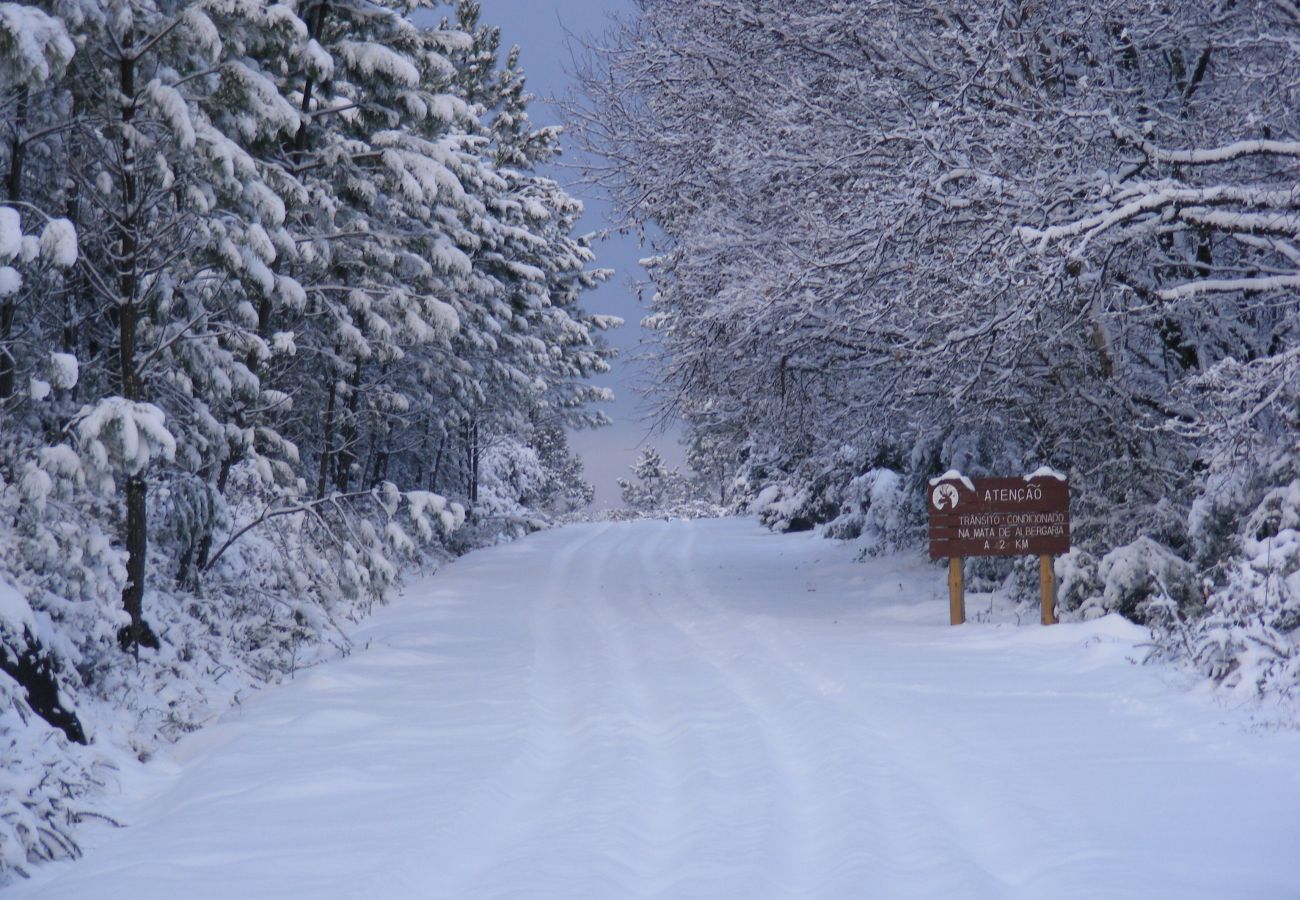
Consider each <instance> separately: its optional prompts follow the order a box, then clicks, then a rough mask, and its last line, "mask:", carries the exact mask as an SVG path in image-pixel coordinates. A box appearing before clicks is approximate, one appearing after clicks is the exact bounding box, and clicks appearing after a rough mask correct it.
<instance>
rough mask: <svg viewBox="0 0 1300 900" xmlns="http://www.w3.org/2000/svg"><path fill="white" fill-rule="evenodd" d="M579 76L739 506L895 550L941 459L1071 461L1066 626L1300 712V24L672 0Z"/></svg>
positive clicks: (668, 341) (603, 171)
mask: <svg viewBox="0 0 1300 900" xmlns="http://www.w3.org/2000/svg"><path fill="white" fill-rule="evenodd" d="M581 74H582V82H583V90H582V91H581V92H580V93H579V94H578V95H576V96H574V97H572V98H570V102H569V104H568V111H569V115H570V118H571V120H572V131H573V133H575V134H576V135H577V138H578V140H579V142H580V143H581V144H582V145H583V146H584V147H585V148H586V149H587V150H588V151H589V152H591V153H592V154H593V155H594V158H595V160H596V161H595V162H594V163H593V165H592V168H591V172H590V177H591V178H592V179H593V180H594V181H596V182H598V183H600V184H602V185H603V186H604V187H605V188H607V189H608V190H609V191H610V193H611V195H612V196H613V197H614V198H615V199H616V201H617V203H618V207H619V214H620V216H621V222H622V224H623V226H624V227H626V228H630V229H637V230H638V231H639V232H640V233H641V234H642V235H643V237H644V239H645V240H646V241H647V243H648V244H649V245H650V250H651V252H650V253H649V254H648V259H647V260H646V261H645V266H646V267H647V271H648V277H649V284H648V285H647V287H646V290H645V296H646V302H647V303H648V305H649V316H648V318H647V323H648V324H649V325H650V326H652V327H653V328H654V330H655V336H656V340H657V345H658V353H659V360H660V364H661V366H662V373H663V374H662V379H661V382H660V384H659V388H658V395H657V403H658V409H659V412H660V414H661V415H663V416H676V417H680V418H681V419H682V420H684V421H685V422H686V424H687V428H688V430H689V439H688V440H689V446H690V447H691V448H692V451H693V452H694V453H695V454H696V456H697V457H700V458H708V459H713V460H719V459H721V460H724V461H726V462H727V464H728V468H729V469H730V471H732V472H734V473H737V477H736V479H735V481H734V483H733V484H732V485H731V495H732V496H731V502H732V503H733V504H735V505H737V506H738V507H739V508H743V509H748V510H750V511H751V512H754V513H757V514H758V515H759V516H760V517H761V518H762V519H763V520H764V521H765V522H767V523H768V524H770V525H771V526H772V527H774V528H777V529H780V530H785V529H794V530H800V529H808V528H811V527H815V526H816V527H821V528H822V529H823V530H824V531H825V532H826V533H827V534H830V535H832V536H837V537H841V538H845V539H854V540H858V541H860V542H861V544H862V547H863V551H864V552H865V553H874V552H880V551H882V550H887V549H890V548H897V547H904V546H916V545H919V544H920V543H921V542H922V541H923V540H924V537H925V500H924V488H923V486H924V485H925V484H926V482H927V480H928V479H930V478H932V477H934V476H937V475H939V474H940V473H942V472H945V471H947V470H949V469H956V470H959V471H961V472H963V473H965V474H966V475H970V476H1017V475H1022V474H1027V473H1030V472H1033V471H1034V470H1036V469H1037V468H1038V467H1039V466H1040V465H1048V466H1051V467H1052V468H1054V469H1056V470H1059V471H1061V472H1064V473H1067V474H1068V475H1069V479H1070V487H1071V522H1072V539H1073V547H1074V549H1073V550H1072V552H1071V553H1070V554H1068V555H1066V556H1064V557H1061V558H1059V559H1058V560H1057V562H1056V573H1057V575H1058V577H1059V578H1060V611H1061V612H1062V614H1063V615H1066V616H1067V617H1071V618H1076V619H1077V618H1085V619H1086V618H1091V617H1094V616H1098V615H1102V614H1105V613H1108V612H1119V613H1121V614H1123V615H1125V616H1127V617H1128V618H1130V619H1133V620H1135V621H1137V622H1140V623H1143V624H1147V625H1149V626H1151V628H1152V629H1153V631H1154V633H1155V638H1156V640H1155V647H1154V650H1153V654H1154V655H1155V656H1156V657H1165V658H1169V657H1172V658H1177V659H1179V660H1182V661H1184V662H1186V663H1188V664H1190V665H1191V666H1193V667H1194V668H1196V669H1197V670H1199V671H1201V672H1202V673H1203V674H1204V675H1205V676H1206V677H1208V678H1210V679H1212V680H1214V681H1216V682H1218V683H1220V684H1221V685H1223V686H1224V687H1225V688H1226V689H1228V690H1229V691H1231V692H1234V693H1235V694H1237V695H1239V696H1241V697H1244V698H1252V697H1257V696H1260V695H1272V696H1279V695H1281V696H1286V697H1291V698H1295V697H1296V696H1297V695H1300V301H1298V299H1297V297H1298V296H1300V295H1298V293H1297V290H1298V289H1300V187H1298V185H1300V119H1297V117H1296V110H1297V108H1300V7H1297V6H1296V4H1295V3H1292V2H1290V0H1244V2H1239V0H1195V2H1185V3H1168V2H1163V0H1087V2H1083V0H1059V2H1048V3H1027V2H1020V0H998V2H992V3H973V2H957V3H935V2H930V0H859V2H853V3H846V2H840V0H810V2H807V3H799V4H787V3H779V2H775V0H646V2H643V3H641V4H640V12H639V15H636V16H631V17H627V18H625V19H624V20H623V21H621V22H619V23H618V24H617V25H616V26H615V27H614V28H613V30H612V31H611V33H610V34H609V35H607V36H606V37H605V38H604V39H603V40H601V41H600V42H598V43H597V44H595V45H593V47H592V48H591V49H590V51H589V53H588V54H587V55H586V57H585V60H584V65H583V70H582V73H581ZM625 493H626V492H625ZM1032 563H1033V560H1031V559H1028V558H1026V559H1024V560H1012V559H1002V560H994V559H980V560H968V561H967V562H966V570H967V571H966V576H967V584H968V586H974V587H975V588H976V589H977V590H993V589H1001V590H1004V591H1008V592H1010V593H1011V594H1012V595H1019V596H1021V597H1032V596H1033V591H1034V590H1035V581H1036V573H1035V570H1034V568H1033V567H1032V565H1031V564H1032Z"/></svg>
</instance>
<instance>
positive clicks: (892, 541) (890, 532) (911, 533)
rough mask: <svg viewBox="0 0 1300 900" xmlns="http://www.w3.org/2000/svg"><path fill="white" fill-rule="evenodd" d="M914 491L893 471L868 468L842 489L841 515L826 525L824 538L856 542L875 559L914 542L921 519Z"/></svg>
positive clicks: (900, 475) (865, 552)
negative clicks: (855, 540)
mask: <svg viewBox="0 0 1300 900" xmlns="http://www.w3.org/2000/svg"><path fill="white" fill-rule="evenodd" d="M918 510H919V504H918V503H917V502H916V497H915V492H913V491H909V490H908V488H907V485H906V482H905V481H904V478H903V475H902V474H901V473H899V472H897V471H895V470H893V469H870V470H868V471H866V472H864V473H863V474H861V475H859V476H857V477H856V478H854V479H853V480H852V481H850V482H849V483H848V486H847V487H846V488H845V489H844V498H843V500H842V501H841V505H840V514H839V516H837V517H836V518H835V519H833V520H832V521H831V522H829V523H827V525H826V529H825V533H826V536H827V537H833V538H841V539H857V540H858V541H859V542H860V545H861V548H862V552H863V553H864V554H867V555H870V556H875V555H877V554H880V553H884V552H887V551H889V550H894V549H897V548H898V547H901V546H903V545H904V544H907V543H910V542H913V541H915V540H916V539H917V537H918V533H919V528H920V522H921V517H920V515H919V512H918Z"/></svg>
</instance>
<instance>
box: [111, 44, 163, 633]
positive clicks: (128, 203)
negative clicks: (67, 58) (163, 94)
mask: <svg viewBox="0 0 1300 900" xmlns="http://www.w3.org/2000/svg"><path fill="white" fill-rule="evenodd" d="M133 43H134V42H133V40H132V37H131V34H130V32H128V33H127V35H126V36H125V37H124V38H123V42H122V45H123V47H124V48H125V49H126V51H127V52H126V54H125V55H124V56H123V57H122V59H121V60H119V62H118V73H119V76H120V82H121V84H120V88H121V92H122V124H123V125H124V126H125V127H126V128H128V129H129V128H130V126H131V123H132V120H133V119H134V118H135V100H134V97H135V58H134V57H133V56H131V55H130V49H131V47H132V45H133ZM122 154H123V155H122V227H121V229H120V231H119V247H120V254H121V255H120V257H119V260H118V292H119V297H118V310H117V337H118V353H119V358H120V361H121V379H122V396H123V397H124V398H126V399H127V400H130V401H132V402H136V401H138V400H140V399H141V394H142V387H141V384H140V373H139V371H137V369H136V360H135V350H136V347H135V342H136V336H137V335H136V331H137V326H138V324H139V317H140V309H139V306H138V299H139V298H138V297H137V296H136V294H137V292H138V290H139V286H140V285H139V274H138V273H139V259H138V257H139V254H140V243H139V234H138V229H139V227H140V223H139V215H140V210H139V204H138V197H137V190H136V172H135V151H134V149H132V146H131V144H130V142H129V141H127V140H126V139H125V138H124V139H123V142H122ZM148 492H149V485H148V482H147V481H146V480H145V477H144V474H143V473H137V474H135V475H132V476H130V477H128V478H127V480H126V553H127V561H126V587H124V588H123V589H122V608H123V609H124V610H126V613H127V615H128V616H130V617H131V623H130V624H129V625H127V626H126V627H124V628H123V629H122V630H121V631H120V632H118V636H117V638H118V642H119V643H120V644H121V645H122V647H123V649H129V650H132V651H134V652H135V653H136V655H137V656H139V653H140V645H141V644H143V645H144V646H146V647H157V646H158V638H157V637H156V636H155V635H154V633H153V629H152V628H150V627H149V624H148V623H147V622H146V621H145V620H144V585H145V557H146V556H147V554H148V552H149V519H148V508H147V506H146V505H145V500H146V498H147V497H148Z"/></svg>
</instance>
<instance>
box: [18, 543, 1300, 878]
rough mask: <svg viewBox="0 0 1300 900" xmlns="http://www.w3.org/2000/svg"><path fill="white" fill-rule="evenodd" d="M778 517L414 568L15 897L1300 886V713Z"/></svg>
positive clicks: (195, 742)
mask: <svg viewBox="0 0 1300 900" xmlns="http://www.w3.org/2000/svg"><path fill="white" fill-rule="evenodd" d="M850 552H851V551H850V550H849V548H847V547H845V546H842V545H838V544H836V543H834V542H831V541H826V540H821V539H818V538H815V537H811V536H808V535H795V536H778V535H773V534H770V533H767V532H765V531H763V530H762V529H760V528H759V527H758V526H757V525H756V524H754V523H753V522H751V521H745V520H712V521H693V522H672V523H666V522H654V521H648V522H633V523H626V524H619V525H587V526H575V527H570V528H565V529H561V530H557V531H552V532H547V533H542V534H537V535H534V536H532V537H530V538H528V539H526V540H523V541H520V542H518V543H515V544H511V545H508V546H502V547H498V548H494V549H490V550H484V551H480V552H476V553H473V554H471V555H470V556H468V557H466V558H464V559H462V560H460V561H458V562H456V563H455V564H453V565H451V566H448V567H447V568H445V569H444V570H443V571H442V572H440V573H439V574H438V575H437V576H436V577H433V578H430V579H428V580H425V581H422V582H419V583H415V584H413V585H412V586H411V587H410V589H409V590H408V591H407V592H406V595H405V596H403V597H402V598H400V599H399V600H398V601H396V602H395V603H394V604H393V605H392V606H390V607H387V608H385V609H383V610H380V611H379V612H378V613H377V614H376V615H375V616H374V617H373V619H371V620H370V621H369V622H368V623H367V624H366V625H365V626H364V627H363V628H362V629H361V631H360V632H359V634H358V635H357V638H358V648H357V651H356V652H355V653H354V654H353V655H352V656H351V657H349V658H348V659H345V660H342V661H340V662H336V663H331V664H328V665H324V666H320V667H318V668H315V669H312V670H309V671H307V672H304V673H301V674H300V675H299V676H298V678H297V679H296V681H294V682H293V683H291V684H288V685H286V686H283V687H280V688H276V689H273V690H269V691H267V692H266V693H264V694H262V695H259V696H257V697H255V698H254V700H252V701H250V702H248V703H246V704H245V705H244V707H243V708H241V709H237V710H234V711H232V712H231V713H230V714H228V715H227V716H225V717H224V719H223V720H222V721H221V722H220V723H218V724H216V725H214V726H212V727H210V728H208V729H206V730H205V731H203V732H200V733H197V734H194V735H192V736H190V737H188V738H187V739H185V740H183V741H182V742H181V743H180V744H178V745H177V746H176V747H175V748H173V749H172V750H171V751H170V752H169V753H168V754H167V755H166V756H165V757H163V758H160V759H159V760H156V761H155V762H153V763H151V764H149V765H148V766H144V767H139V766H131V767H128V768H126V769H125V770H124V771H123V773H122V783H123V796H122V798H121V799H120V801H119V802H118V803H117V805H116V806H115V807H114V808H113V809H112V810H111V812H113V813H114V814H115V815H117V816H119V817H121V819H122V820H123V821H125V822H128V823H130V827H127V828H123V829H113V828H109V827H107V826H104V827H102V828H101V827H96V828H94V829H92V830H91V831H90V832H89V833H84V832H83V835H84V837H85V838H86V844H87V846H88V848H89V849H88V852H87V854H86V857H85V858H84V859H82V860H80V861H78V862H75V863H70V864H61V865H58V866H50V867H46V868H45V869H43V870H41V871H39V872H38V873H37V875H36V877H35V878H34V880H33V881H31V882H28V883H26V884H22V885H19V886H17V887H15V888H13V889H12V890H11V892H10V894H11V896H13V897H14V898H38V897H39V898H42V900H56V898H96V900H112V898H130V900H147V898H160V900H175V898H185V900H200V898H243V900H251V898H275V900H284V898H360V897H374V898H399V897H400V898H433V897H466V898H476V900H477V898H493V897H520V898H562V897H590V898H621V897H656V898H657V897H692V898H730V897H743V898H754V897H799V898H805V897H833V898H840V897H844V898H859V897H954V898H957V897H960V898H967V897H1042V898H1067V897H1087V898H1096V897H1107V898H1116V897H1135V898H1136V897H1141V898H1166V897H1167V898H1190V897H1202V898H1220V897H1221V898H1234V900H1241V898H1251V897H1258V898H1281V897H1300V866H1297V865H1296V861H1297V859H1298V858H1300V857H1298V856H1297V853H1298V852H1300V735H1297V734H1295V733H1294V732H1287V731H1281V732H1277V731H1267V730H1261V729H1257V728H1256V729H1252V728H1251V727H1250V719H1249V716H1248V714H1247V713H1246V712H1245V711H1242V710H1230V709H1224V708H1222V707H1221V706H1220V705H1219V704H1217V703H1216V701H1215V700H1214V698H1213V697H1211V696H1207V695H1205V694H1204V693H1189V692H1187V691H1185V690H1183V689H1182V688H1181V687H1179V686H1177V685H1176V684H1175V683H1174V682H1175V680H1176V678H1177V676H1176V675H1175V674H1174V673H1173V672H1172V671H1170V670H1167V669H1161V668H1157V667H1143V666H1135V665H1133V664H1131V662H1129V658H1130V657H1139V656H1141V654H1142V650H1141V649H1140V648H1138V647H1136V646H1135V644H1136V643H1138V642H1140V641H1141V640H1142V639H1143V636H1144V635H1143V632H1142V631H1141V630H1140V629H1138V628H1136V627H1135V626H1132V625H1129V624H1126V623H1125V622H1123V621H1122V620H1119V619H1115V618H1109V619H1102V620H1099V621H1097V622H1092V623H1089V624H1075V625H1060V626H1057V627H1054V628H1042V627H1040V626H1036V625H1035V626H1026V627H1015V626H1011V625H1002V626H996V625H987V624H968V625H965V626H962V627H960V628H950V627H948V625H947V606H946V604H947V600H946V595H945V594H944V593H943V592H944V590H945V588H944V583H945V582H944V573H943V570H941V569H939V568H937V567H931V566H928V565H926V564H925V563H924V562H923V561H922V560H921V559H920V558H918V557H911V556H908V557H891V558H885V559H880V560H875V561H871V562H868V563H866V564H854V563H852V562H851V560H850Z"/></svg>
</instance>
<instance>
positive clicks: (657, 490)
mask: <svg viewBox="0 0 1300 900" xmlns="http://www.w3.org/2000/svg"><path fill="white" fill-rule="evenodd" d="M631 469H632V475H633V477H632V478H631V479H626V478H620V479H618V487H619V491H620V492H621V494H622V497H623V505H624V506H627V507H628V508H629V509H633V510H636V511H638V512H653V511H655V510H658V509H662V508H663V507H664V506H665V505H667V504H669V503H672V502H675V501H677V500H680V499H681V493H682V479H681V476H680V475H679V474H678V473H677V470H676V469H671V470H670V469H669V468H668V467H667V466H666V465H664V461H663V459H662V458H661V457H660V456H659V451H657V450H655V448H654V447H646V448H645V449H644V450H642V451H641V455H640V456H639V457H638V458H637V461H636V462H635V463H633V464H632V466H631Z"/></svg>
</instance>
